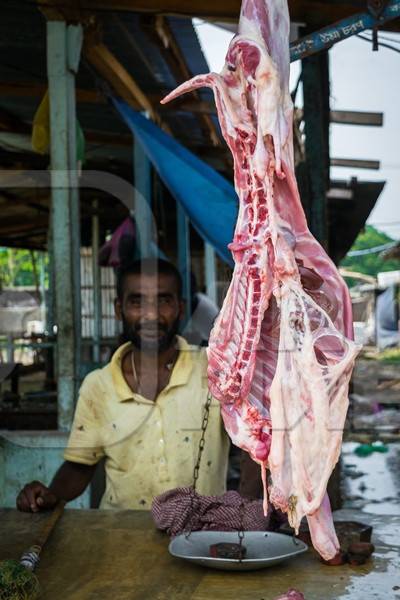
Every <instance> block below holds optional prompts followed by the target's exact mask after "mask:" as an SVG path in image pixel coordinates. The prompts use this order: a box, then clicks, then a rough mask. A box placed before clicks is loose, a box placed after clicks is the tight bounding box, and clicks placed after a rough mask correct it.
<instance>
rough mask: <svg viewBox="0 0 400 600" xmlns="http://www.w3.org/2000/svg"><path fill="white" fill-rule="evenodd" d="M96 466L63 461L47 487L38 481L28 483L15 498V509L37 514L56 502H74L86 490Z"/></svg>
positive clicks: (51, 506)
mask: <svg viewBox="0 0 400 600" xmlns="http://www.w3.org/2000/svg"><path fill="white" fill-rule="evenodd" d="M95 470H96V465H83V464H80V463H74V462H71V461H65V462H64V463H63V464H62V465H61V467H60V468H59V469H58V471H57V473H56V474H55V476H54V478H53V481H52V482H51V484H50V486H49V487H46V486H45V485H44V484H43V483H41V482H40V481H32V482H31V483H28V484H27V485H26V486H25V487H24V488H23V489H22V490H21V491H20V493H19V494H18V496H17V508H18V510H21V511H24V512H38V511H39V510H43V509H50V508H53V507H54V506H55V505H56V504H57V502H58V500H66V501H67V502H69V501H70V500H74V499H75V498H77V497H78V496H80V495H81V494H83V492H84V491H85V489H86V488H87V486H88V485H89V483H90V482H91V480H92V477H93V475H94V472H95Z"/></svg>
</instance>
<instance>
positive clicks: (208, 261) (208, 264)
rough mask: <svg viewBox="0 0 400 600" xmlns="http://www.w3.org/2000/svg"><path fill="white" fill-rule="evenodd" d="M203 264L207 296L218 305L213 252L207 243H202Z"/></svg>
mask: <svg viewBox="0 0 400 600" xmlns="http://www.w3.org/2000/svg"><path fill="white" fill-rule="evenodd" d="M204 262H205V279H206V293H207V296H208V297H209V298H210V299H211V300H212V301H213V302H215V304H218V294H217V271H216V264H215V250H214V248H213V247H212V246H211V244H209V243H208V242H204Z"/></svg>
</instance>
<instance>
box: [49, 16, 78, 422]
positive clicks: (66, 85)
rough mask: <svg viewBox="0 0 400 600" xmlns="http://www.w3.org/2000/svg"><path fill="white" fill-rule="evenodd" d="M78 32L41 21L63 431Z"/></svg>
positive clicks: (71, 297) (72, 350)
mask: <svg viewBox="0 0 400 600" xmlns="http://www.w3.org/2000/svg"><path fill="white" fill-rule="evenodd" d="M81 44H82V28H81V26H80V25H78V26H67V25H66V23H65V22H64V21H48V22H47V70H48V80H49V96H50V130H51V198H52V206H51V221H52V237H53V244H52V252H53V260H54V275H55V294H56V302H55V312H56V315H55V322H56V324H57V349H58V352H57V377H58V427H59V429H60V430H62V431H65V430H68V429H69V427H70V425H71V422H72V417H73V413H74V401H75V398H76V395H77V390H78V386H79V383H80V377H79V366H80V363H81V360H80V345H81V344H80V338H81V311H80V293H81V292H80V218H79V193H78V187H77V186H78V181H77V179H78V174H77V160H76V140H75V134H76V115H75V94H74V88H75V73H76V71H77V68H78V63H79V54H80V47H81Z"/></svg>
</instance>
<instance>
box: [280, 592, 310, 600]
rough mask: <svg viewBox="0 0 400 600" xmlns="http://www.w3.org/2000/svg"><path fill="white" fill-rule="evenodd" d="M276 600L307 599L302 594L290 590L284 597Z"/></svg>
mask: <svg viewBox="0 0 400 600" xmlns="http://www.w3.org/2000/svg"><path fill="white" fill-rule="evenodd" d="M275 600H305V598H304V596H303V594H302V593H301V592H298V591H297V590H293V589H291V590H288V591H287V592H286V594H283V596H279V598H275Z"/></svg>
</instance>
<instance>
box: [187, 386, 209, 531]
mask: <svg viewBox="0 0 400 600" xmlns="http://www.w3.org/2000/svg"><path fill="white" fill-rule="evenodd" d="M211 402H212V396H211V394H210V392H208V394H207V401H206V403H205V405H204V414H203V421H202V424H201V437H200V441H199V448H198V452H197V460H196V464H195V465H194V469H193V483H192V486H191V491H190V508H189V520H188V528H187V531H186V538H188V537H189V536H190V534H191V533H192V525H193V520H194V516H195V510H194V509H195V499H196V497H197V481H198V479H199V472H200V464H201V457H202V454H203V450H204V446H205V443H206V430H207V425H208V420H209V417H210V406H211Z"/></svg>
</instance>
